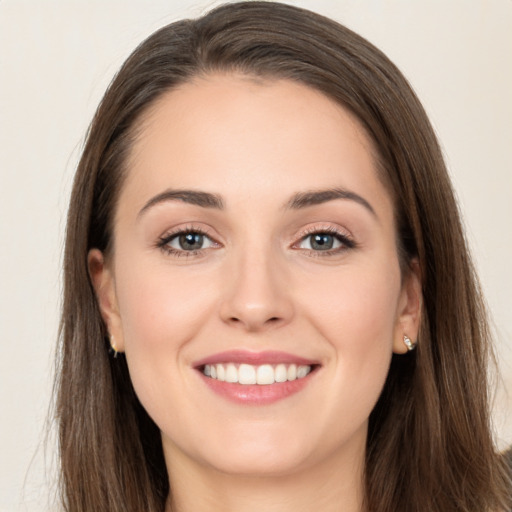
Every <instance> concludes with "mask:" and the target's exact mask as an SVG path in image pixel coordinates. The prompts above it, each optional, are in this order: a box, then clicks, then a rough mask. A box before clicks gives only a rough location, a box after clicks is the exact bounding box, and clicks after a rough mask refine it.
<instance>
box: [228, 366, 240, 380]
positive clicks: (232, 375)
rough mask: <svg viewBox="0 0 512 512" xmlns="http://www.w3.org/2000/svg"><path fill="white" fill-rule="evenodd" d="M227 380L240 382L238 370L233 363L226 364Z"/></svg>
mask: <svg viewBox="0 0 512 512" xmlns="http://www.w3.org/2000/svg"><path fill="white" fill-rule="evenodd" d="M226 382H238V370H237V369H236V366H235V365H234V364H233V363H229V364H228V365H227V366H226Z"/></svg>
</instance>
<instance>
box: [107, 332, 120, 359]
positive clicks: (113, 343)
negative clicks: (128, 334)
mask: <svg viewBox="0 0 512 512" xmlns="http://www.w3.org/2000/svg"><path fill="white" fill-rule="evenodd" d="M109 338H110V352H113V353H114V359H116V358H117V354H119V352H118V351H117V348H116V340H115V339H114V336H113V335H112V334H110V335H109Z"/></svg>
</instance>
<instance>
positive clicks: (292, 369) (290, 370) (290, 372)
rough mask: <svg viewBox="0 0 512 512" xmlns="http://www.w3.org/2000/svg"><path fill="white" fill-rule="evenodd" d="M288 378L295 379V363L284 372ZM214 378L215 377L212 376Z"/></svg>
mask: <svg viewBox="0 0 512 512" xmlns="http://www.w3.org/2000/svg"><path fill="white" fill-rule="evenodd" d="M286 376H287V378H288V380H295V379H296V378H297V365H295V364H291V365H290V366H289V367H288V372H287V374H286ZM213 378H215V377H213Z"/></svg>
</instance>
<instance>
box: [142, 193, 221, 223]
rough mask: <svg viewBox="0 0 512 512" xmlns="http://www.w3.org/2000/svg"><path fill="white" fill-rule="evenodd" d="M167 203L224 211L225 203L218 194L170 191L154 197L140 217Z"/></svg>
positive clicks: (144, 207) (143, 208)
mask: <svg viewBox="0 0 512 512" xmlns="http://www.w3.org/2000/svg"><path fill="white" fill-rule="evenodd" d="M167 201H183V202H184V203H188V204H193V205H195V206H201V207H202V208H215V209H216V210H222V209H223V208H224V202H223V200H222V198H221V197H220V196H218V195H217V194H211V193H209V192H200V191H198V190H173V189H168V190H166V191H165V192H162V193H161V194H158V195H156V196H155V197H152V198H151V199H150V200H149V201H148V202H147V203H146V204H145V205H144V206H143V207H142V209H141V210H140V212H139V214H138V217H140V216H141V215H142V214H143V213H144V212H145V211H147V210H148V209H149V208H151V207H153V206H155V205H157V204H160V203H164V202H167Z"/></svg>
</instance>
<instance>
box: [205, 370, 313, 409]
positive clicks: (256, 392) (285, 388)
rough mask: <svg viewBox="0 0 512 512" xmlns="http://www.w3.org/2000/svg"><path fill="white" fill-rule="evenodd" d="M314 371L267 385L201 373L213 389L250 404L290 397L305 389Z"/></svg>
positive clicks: (225, 396) (221, 394) (228, 397)
mask: <svg viewBox="0 0 512 512" xmlns="http://www.w3.org/2000/svg"><path fill="white" fill-rule="evenodd" d="M314 373H316V372H315V371H312V372H310V373H308V375H306V377H303V378H302V379H296V380H292V381H287V382H275V383H274V384H267V385H258V384H249V385H246V384H237V383H231V382H223V381H221V380H217V379H212V378H211V377H207V376H206V375H204V374H203V373H201V374H200V375H201V377H202V378H203V381H204V383H205V384H206V385H207V386H208V387H209V388H210V389H211V390H212V391H214V392H215V393H217V394H218V395H220V396H222V397H224V398H227V399H228V400H230V401H232V402H235V403H237V404H248V405H267V404H272V403H275V402H278V401H279V400H283V399H285V398H288V397H289V396H292V395H294V394H296V393H298V392H299V391H301V390H302V389H304V387H305V386H307V385H308V384H309V382H310V380H311V377H312V375H313V374H314Z"/></svg>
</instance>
